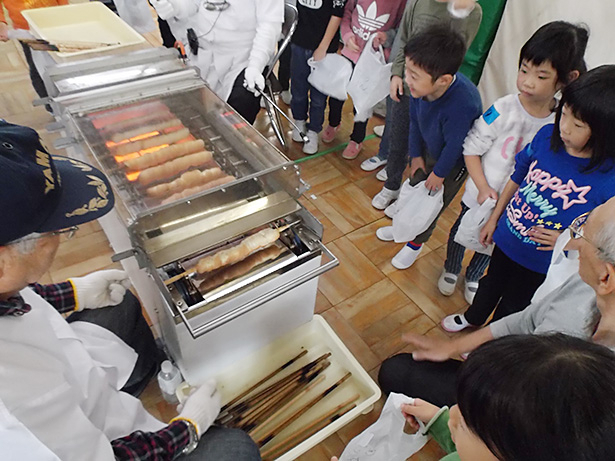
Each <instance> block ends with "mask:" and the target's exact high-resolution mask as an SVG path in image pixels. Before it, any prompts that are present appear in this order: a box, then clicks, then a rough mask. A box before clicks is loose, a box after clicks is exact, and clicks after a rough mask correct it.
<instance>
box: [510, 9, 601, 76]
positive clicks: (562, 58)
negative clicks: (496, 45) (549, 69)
mask: <svg viewBox="0 0 615 461" xmlns="http://www.w3.org/2000/svg"><path fill="white" fill-rule="evenodd" d="M588 39H589V29H588V28H587V26H585V25H584V24H582V25H575V24H571V23H569V22H565V21H553V22H549V23H547V24H545V25H544V26H542V27H540V29H538V30H537V31H536V32H534V34H533V35H532V36H531V37H530V39H529V40H528V41H527V42H525V45H523V48H521V52H520V53H519V67H521V64H522V63H523V61H528V62H531V63H532V64H534V65H536V66H538V65H540V64H542V63H543V62H550V63H551V65H552V66H553V68H554V69H555V71H556V72H557V80H558V81H559V82H561V83H563V84H564V85H567V84H568V83H570V72H572V71H574V70H578V71H579V73H581V74H583V73H585V72H586V71H587V65H586V64H585V59H584V58H583V56H584V55H585V49H586V48H587V40H588Z"/></svg>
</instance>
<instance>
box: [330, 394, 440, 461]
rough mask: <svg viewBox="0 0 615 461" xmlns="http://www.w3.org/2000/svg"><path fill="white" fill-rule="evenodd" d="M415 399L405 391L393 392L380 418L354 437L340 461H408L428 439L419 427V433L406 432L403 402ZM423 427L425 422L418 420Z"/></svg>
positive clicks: (410, 401)
mask: <svg viewBox="0 0 615 461" xmlns="http://www.w3.org/2000/svg"><path fill="white" fill-rule="evenodd" d="M413 402H414V399H412V398H410V397H406V396H405V395H402V394H395V393H393V392H392V393H391V394H390V395H389V398H388V399H387V401H386V403H385V404H384V408H383V409H382V413H380V418H378V421H376V422H375V423H374V424H372V425H371V426H369V427H368V428H367V429H365V430H364V431H363V432H361V433H360V434H359V435H357V436H356V437H355V438H354V439H352V440H351V441H350V442H349V443H348V445H347V446H346V449H345V450H344V453H342V456H340V458H339V460H340V461H405V460H406V458H408V457H410V456H412V455H413V454H414V453H416V452H417V451H419V450H420V449H421V448H423V446H424V445H425V444H426V443H427V440H429V438H428V437H427V436H426V435H423V434H422V431H421V430H419V432H417V433H416V434H406V433H405V432H404V425H405V423H406V420H405V419H404V416H403V415H402V413H401V406H402V404H404V403H410V404H412V403H413ZM419 424H420V426H421V429H422V428H423V425H422V423H419Z"/></svg>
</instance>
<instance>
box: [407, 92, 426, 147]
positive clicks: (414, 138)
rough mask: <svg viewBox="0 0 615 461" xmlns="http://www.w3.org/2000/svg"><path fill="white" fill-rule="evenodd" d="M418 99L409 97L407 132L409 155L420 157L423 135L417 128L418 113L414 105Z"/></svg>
mask: <svg viewBox="0 0 615 461" xmlns="http://www.w3.org/2000/svg"><path fill="white" fill-rule="evenodd" d="M417 103H418V101H417V100H415V99H414V98H410V130H409V133H408V154H409V155H410V157H420V156H422V155H423V145H424V141H423V137H422V136H421V130H420V129H419V122H418V115H417V112H416V106H417Z"/></svg>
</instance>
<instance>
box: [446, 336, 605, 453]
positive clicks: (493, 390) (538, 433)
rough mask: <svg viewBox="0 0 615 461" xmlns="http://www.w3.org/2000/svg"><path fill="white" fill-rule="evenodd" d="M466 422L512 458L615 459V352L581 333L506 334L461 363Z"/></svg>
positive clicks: (461, 398) (459, 392)
mask: <svg viewBox="0 0 615 461" xmlns="http://www.w3.org/2000/svg"><path fill="white" fill-rule="evenodd" d="M457 399H458V404H459V410H460V411H461V414H462V415H463V418H464V420H465V422H466V425H467V427H468V428H469V429H470V430H471V431H472V432H473V433H474V434H476V435H477V436H478V437H479V438H480V439H481V440H482V441H483V442H484V443H485V444H486V445H487V447H489V449H490V450H491V452H492V453H493V454H494V455H495V456H496V457H497V458H498V459H501V460H506V461H513V460H514V461H521V460H523V461H530V460H532V461H538V460H540V461H555V460H557V461H567V460H569V461H596V460H607V459H609V460H611V459H615V443H613V440H614V438H615V355H614V354H613V353H612V352H611V351H610V350H609V349H607V348H605V347H602V346H599V345H597V344H593V343H590V342H588V341H584V340H581V339H578V338H573V337H571V336H566V335H563V334H555V335H549V336H540V335H524V336H507V337H504V338H500V339H496V340H494V341H489V342H488V343H486V344H484V345H482V346H481V347H479V348H478V349H476V351H474V352H473V353H472V354H470V357H469V358H468V360H467V361H466V362H465V363H464V364H463V366H462V367H461V370H460V373H459V375H458V381H457Z"/></svg>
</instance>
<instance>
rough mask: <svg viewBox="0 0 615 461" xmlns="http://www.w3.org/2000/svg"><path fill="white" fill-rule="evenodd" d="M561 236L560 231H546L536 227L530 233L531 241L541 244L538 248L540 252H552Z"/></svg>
mask: <svg viewBox="0 0 615 461" xmlns="http://www.w3.org/2000/svg"><path fill="white" fill-rule="evenodd" d="M560 234H561V232H560V231H556V230H553V229H545V228H544V227H542V226H534V227H532V228H531V229H530V231H529V235H530V240H532V241H533V242H536V243H540V244H541V246H539V247H537V248H536V249H537V250H540V251H551V250H552V249H553V247H555V242H556V241H557V238H558V237H559V236H560Z"/></svg>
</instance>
